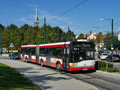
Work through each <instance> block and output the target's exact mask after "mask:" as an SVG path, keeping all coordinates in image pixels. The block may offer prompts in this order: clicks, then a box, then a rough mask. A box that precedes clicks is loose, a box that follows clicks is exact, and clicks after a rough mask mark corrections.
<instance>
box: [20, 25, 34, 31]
mask: <svg viewBox="0 0 120 90" xmlns="http://www.w3.org/2000/svg"><path fill="white" fill-rule="evenodd" d="M29 28H32V26H29V25H28V24H24V25H23V26H21V29H23V30H29Z"/></svg>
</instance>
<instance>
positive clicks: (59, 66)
mask: <svg viewBox="0 0 120 90" xmlns="http://www.w3.org/2000/svg"><path fill="white" fill-rule="evenodd" d="M56 69H57V70H58V71H61V65H60V63H59V62H58V63H57V65H56Z"/></svg>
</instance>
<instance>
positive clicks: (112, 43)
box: [111, 19, 114, 54]
mask: <svg viewBox="0 0 120 90" xmlns="http://www.w3.org/2000/svg"><path fill="white" fill-rule="evenodd" d="M111 26H112V42H111V50H112V54H113V49H114V48H113V45H114V33H113V19H112V23H111Z"/></svg>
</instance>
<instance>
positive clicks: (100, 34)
mask: <svg viewBox="0 0 120 90" xmlns="http://www.w3.org/2000/svg"><path fill="white" fill-rule="evenodd" d="M96 40H97V43H100V41H101V40H103V33H102V32H99V33H98V34H97V38H96Z"/></svg>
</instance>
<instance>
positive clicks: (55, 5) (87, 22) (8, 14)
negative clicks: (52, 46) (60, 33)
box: [0, 0, 120, 35]
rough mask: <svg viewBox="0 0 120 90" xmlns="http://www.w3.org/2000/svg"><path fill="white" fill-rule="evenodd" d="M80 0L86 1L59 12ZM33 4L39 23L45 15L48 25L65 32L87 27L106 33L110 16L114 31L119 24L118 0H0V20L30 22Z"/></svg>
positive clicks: (6, 23)
mask: <svg viewBox="0 0 120 90" xmlns="http://www.w3.org/2000/svg"><path fill="white" fill-rule="evenodd" d="M83 1H86V2H85V3H83V4H81V5H79V6H78V7H76V8H74V9H72V10H70V11H69V12H68V13H66V14H63V15H62V16H60V15H61V14H62V13H64V12H65V11H67V10H69V9H71V8H73V7H74V6H75V5H77V4H79V3H81V2H83ZM36 5H37V7H38V15H39V23H40V26H43V23H44V17H46V22H47V24H48V25H51V26H53V27H54V26H59V27H60V28H62V29H63V30H64V31H65V32H66V31H67V30H68V27H70V29H71V30H72V31H73V32H74V33H75V34H76V35H78V34H80V33H84V34H87V33H89V32H90V31H92V32H96V33H98V32H100V31H101V32H103V33H106V32H107V31H108V32H111V19H112V18H113V20H114V32H115V33H118V31H119V28H120V0H1V1H0V23H1V24H2V25H4V26H8V25H10V24H15V25H17V26H18V27H20V26H22V25H24V24H29V25H32V26H34V22H35V8H36ZM101 18H103V19H104V20H103V21H101V20H100V19H101ZM108 19H109V20H108Z"/></svg>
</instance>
